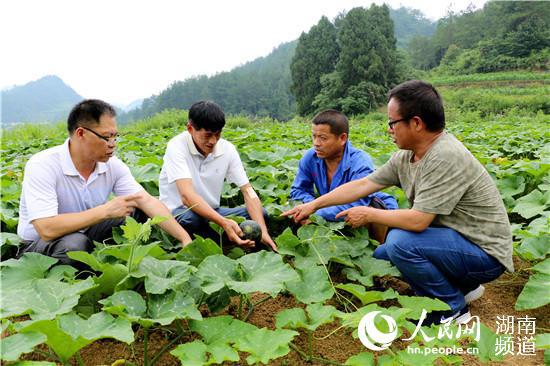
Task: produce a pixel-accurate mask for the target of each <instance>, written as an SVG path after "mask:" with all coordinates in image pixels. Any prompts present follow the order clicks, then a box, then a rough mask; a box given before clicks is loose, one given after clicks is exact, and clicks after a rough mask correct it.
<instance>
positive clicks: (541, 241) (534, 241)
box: [517, 235, 550, 261]
mask: <svg viewBox="0 0 550 366" xmlns="http://www.w3.org/2000/svg"><path fill="white" fill-rule="evenodd" d="M517 253H518V254H519V255H520V256H521V257H522V258H524V259H527V260H530V261H533V260H537V259H544V258H546V256H547V255H549V254H550V236H548V235H541V236H539V237H536V238H527V239H525V240H523V241H522V243H521V245H520V246H519V248H518V249H517Z"/></svg>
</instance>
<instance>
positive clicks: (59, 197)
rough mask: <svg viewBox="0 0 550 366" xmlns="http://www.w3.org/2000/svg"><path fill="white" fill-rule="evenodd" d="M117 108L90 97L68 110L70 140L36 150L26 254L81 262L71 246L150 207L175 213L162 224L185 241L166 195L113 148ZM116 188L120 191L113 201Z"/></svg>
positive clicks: (28, 189) (151, 212)
mask: <svg viewBox="0 0 550 366" xmlns="http://www.w3.org/2000/svg"><path fill="white" fill-rule="evenodd" d="M115 116H116V112H115V110H114V109H113V107H112V106H110V105H109V104H107V103H105V102H103V101H101V100H95V99H90V100H84V101H82V102H80V103H78V104H77V105H76V106H75V107H74V108H73V109H72V111H71V113H70V114H69V118H68V121H67V128H68V131H69V138H68V139H67V140H66V141H65V143H64V144H63V145H59V146H55V147H52V148H49V149H47V150H44V151H42V152H39V153H38V154H35V155H34V156H33V157H31V159H30V160H29V161H28V162H27V165H26V166H25V174H24V179H23V188H22V192H21V203H20V213H19V216H20V217H19V225H18V227H17V234H18V235H19V236H20V237H21V238H22V239H23V242H22V244H21V247H20V250H19V254H23V253H25V252H38V253H41V254H44V255H49V256H51V257H54V258H57V259H58V260H59V262H60V263H63V264H69V265H73V266H75V267H77V268H82V265H81V264H80V263H79V262H77V261H73V260H72V259H70V258H68V257H67V252H69V251H88V252H89V251H91V250H92V249H93V244H92V241H98V242H103V241H104V240H106V239H108V238H110V237H111V236H112V230H111V229H112V228H113V227H115V226H119V225H121V224H122V223H123V222H124V219H125V217H126V216H130V215H132V216H134V217H135V218H137V219H141V220H143V218H140V217H138V216H143V215H142V214H143V213H145V214H146V215H147V216H149V217H153V216H157V215H158V216H164V217H168V218H169V219H167V220H165V221H164V222H162V223H161V224H159V225H160V227H161V228H162V229H164V230H165V231H166V232H168V233H169V234H171V235H172V236H173V237H174V238H176V239H177V240H178V241H180V242H181V243H182V244H183V245H185V244H188V243H190V242H191V238H190V236H189V235H188V234H187V232H186V231H185V230H184V229H183V228H182V227H181V226H180V225H179V224H178V223H177V222H176V221H175V220H174V219H173V218H172V217H171V215H170V212H169V211H168V209H167V208H166V206H164V205H163V204H162V203H161V202H160V201H159V200H157V199H156V198H154V197H152V196H151V195H150V194H149V193H147V192H146V191H145V190H144V189H143V188H142V187H141V186H140V185H139V184H138V183H137V182H136V180H135V179H134V177H132V175H131V173H130V170H129V169H128V167H127V166H126V165H125V164H124V163H123V162H122V161H120V160H119V159H118V158H117V157H115V156H114V155H113V154H114V152H115V148H116V141H117V137H118V135H117V126H116V120H115ZM111 193H114V194H115V196H117V197H116V198H113V199H112V200H109V201H108V197H109V195H110V194H111Z"/></svg>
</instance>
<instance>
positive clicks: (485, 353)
mask: <svg viewBox="0 0 550 366" xmlns="http://www.w3.org/2000/svg"><path fill="white" fill-rule="evenodd" d="M479 326H480V336H479V341H478V342H477V343H476V347H477V349H478V351H479V354H478V355H477V357H478V358H479V359H480V360H481V361H482V362H489V361H501V360H503V359H504V356H503V355H498V356H497V354H496V353H497V352H496V343H497V338H498V335H497V334H496V333H494V332H493V331H492V330H491V329H489V328H487V327H486V326H485V324H482V323H480V324H479Z"/></svg>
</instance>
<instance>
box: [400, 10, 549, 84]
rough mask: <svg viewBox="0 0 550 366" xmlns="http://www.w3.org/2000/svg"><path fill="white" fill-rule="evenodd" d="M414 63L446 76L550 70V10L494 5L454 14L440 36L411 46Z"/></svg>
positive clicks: (416, 40)
mask: <svg viewBox="0 0 550 366" xmlns="http://www.w3.org/2000/svg"><path fill="white" fill-rule="evenodd" d="M408 51H409V54H410V57H411V62H412V65H413V66H414V67H415V68H419V69H423V70H429V69H433V68H435V67H437V71H438V72H440V73H443V74H456V75H458V74H471V73H480V72H481V73H486V72H495V71H503V70H521V69H530V70H548V68H549V67H550V65H549V60H550V8H549V7H548V6H547V4H546V3H544V2H538V1H490V2H487V3H486V4H485V6H484V7H483V9H480V10H476V11H473V10H471V9H468V10H466V11H464V12H462V13H455V12H452V11H450V12H449V13H448V14H447V16H446V17H445V18H443V19H440V20H439V22H438V25H437V29H436V31H435V34H433V36H431V37H426V36H418V37H415V38H413V39H412V40H411V41H410V42H409V44H408Z"/></svg>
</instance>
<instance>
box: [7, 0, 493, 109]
mask: <svg viewBox="0 0 550 366" xmlns="http://www.w3.org/2000/svg"><path fill="white" fill-rule="evenodd" d="M375 2H376V3H378V4H381V3H383V2H384V1H375ZM385 2H386V3H387V4H389V5H390V6H391V7H393V8H398V7H399V6H400V5H404V6H407V7H412V8H416V9H419V10H421V11H422V12H423V13H424V14H425V15H426V16H427V17H428V18H430V19H432V20H436V19H439V18H441V17H442V16H444V15H445V14H446V12H447V9H448V8H449V7H450V6H452V9H453V10H455V11H460V10H464V9H466V7H467V6H468V5H469V4H470V3H474V4H475V6H476V7H477V8H479V7H481V6H482V5H483V3H484V2H485V0H477V1H472V0H454V1H446V0H445V1H435V0H415V1H413V0H389V1H385ZM370 3H371V1H355V0H338V1H336V0H334V1H329V0H307V1H305V0H304V1H301V0H277V1H265V0H264V1H259V0H255V1H254V0H231V1H228V0H219V1H212V0H195V1H184V0H179V1H178V0H155V1H153V0H151V1H141V0H133V1H126V0H89V1H81V0H49V1H48V0H1V1H0V35H1V39H2V43H1V46H0V47H1V49H2V52H1V56H0V88H2V89H3V88H5V87H9V86H13V85H22V84H25V83H27V82H29V81H33V80H36V79H39V78H41V77H43V76H45V75H52V74H53V75H57V76H59V77H61V79H63V81H65V83H67V84H68V85H69V86H71V87H72V88H73V89H75V91H76V92H77V93H79V94H80V95H82V96H83V97H85V98H100V99H104V100H106V101H108V102H111V103H115V104H122V105H124V104H127V103H130V102H132V101H133V100H135V99H138V98H145V97H149V96H151V95H152V94H158V93H159V92H160V91H162V90H163V89H165V88H166V87H168V86H169V85H170V84H171V83H172V82H174V81H177V80H184V79H186V78H189V77H191V76H194V75H199V74H207V75H213V74H215V73H217V72H221V71H228V70H231V69H232V68H234V67H236V66H239V65H241V64H243V63H245V62H247V61H252V60H253V59H255V58H257V57H261V56H266V55H267V54H269V53H270V52H271V51H272V50H273V48H274V47H276V46H277V45H279V44H281V43H283V42H288V41H292V40H294V39H297V38H298V37H299V36H300V33H301V32H303V31H307V30H309V28H310V27H311V26H312V25H314V24H316V23H317V22H318V21H319V19H320V18H321V16H323V15H326V16H327V17H329V19H332V18H334V17H335V16H336V15H337V14H338V13H340V12H341V11H343V10H350V9H351V8H353V7H356V6H369V5H370Z"/></svg>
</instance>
